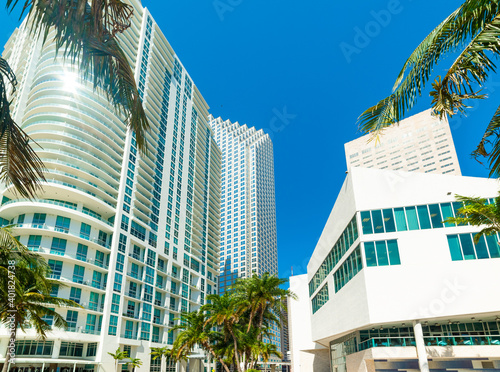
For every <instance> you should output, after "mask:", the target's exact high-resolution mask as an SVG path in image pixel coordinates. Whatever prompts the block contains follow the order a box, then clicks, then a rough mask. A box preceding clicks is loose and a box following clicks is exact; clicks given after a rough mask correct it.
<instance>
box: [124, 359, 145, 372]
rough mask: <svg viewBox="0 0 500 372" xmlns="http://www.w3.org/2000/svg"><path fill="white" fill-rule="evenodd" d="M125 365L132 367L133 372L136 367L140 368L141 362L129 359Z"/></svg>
mask: <svg viewBox="0 0 500 372" xmlns="http://www.w3.org/2000/svg"><path fill="white" fill-rule="evenodd" d="M125 365H126V366H127V367H128V366H132V372H134V371H135V368H136V367H140V366H142V360H140V359H139V358H130V361H129V362H127V363H125Z"/></svg>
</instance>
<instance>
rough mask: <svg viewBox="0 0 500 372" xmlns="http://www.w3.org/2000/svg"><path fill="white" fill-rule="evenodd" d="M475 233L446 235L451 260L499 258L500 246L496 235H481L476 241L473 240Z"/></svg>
mask: <svg viewBox="0 0 500 372" xmlns="http://www.w3.org/2000/svg"><path fill="white" fill-rule="evenodd" d="M475 236H476V234H458V235H448V236H447V238H448V246H449V248H450V254H451V259H452V261H461V260H476V259H479V260H480V259H485V258H499V257H500V246H499V245H498V235H497V234H494V235H487V236H486V237H485V236H484V235H483V236H481V237H479V239H478V241H477V243H476V242H474V237H475Z"/></svg>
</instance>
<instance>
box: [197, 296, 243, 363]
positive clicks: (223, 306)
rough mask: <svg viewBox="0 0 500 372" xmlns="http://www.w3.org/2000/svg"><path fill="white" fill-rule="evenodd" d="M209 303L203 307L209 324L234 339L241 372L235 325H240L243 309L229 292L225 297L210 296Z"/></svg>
mask: <svg viewBox="0 0 500 372" xmlns="http://www.w3.org/2000/svg"><path fill="white" fill-rule="evenodd" d="M207 301H208V303H207V304H206V305H204V306H203V308H202V310H203V311H206V312H207V321H206V323H207V324H213V325H217V326H222V327H223V330H224V332H227V334H228V335H229V336H230V337H231V338H232V340H233V345H234V350H233V352H234V359H235V368H236V370H237V371H238V372H242V371H241V365H240V360H241V358H240V353H239V345H238V337H237V336H236V334H235V324H236V323H238V321H239V318H240V316H241V315H242V310H243V309H242V308H241V306H239V304H238V302H237V299H236V297H234V296H231V295H230V293H229V292H225V293H224V295H222V296H218V295H213V294H212V295H208V296H207Z"/></svg>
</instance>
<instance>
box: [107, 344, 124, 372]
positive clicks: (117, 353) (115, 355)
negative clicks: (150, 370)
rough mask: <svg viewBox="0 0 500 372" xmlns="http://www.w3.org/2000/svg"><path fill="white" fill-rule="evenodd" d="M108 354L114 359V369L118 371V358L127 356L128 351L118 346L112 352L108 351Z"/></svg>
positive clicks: (121, 358)
mask: <svg viewBox="0 0 500 372" xmlns="http://www.w3.org/2000/svg"><path fill="white" fill-rule="evenodd" d="M108 354H109V355H111V356H112V357H113V359H114V360H115V371H117V372H118V362H119V361H120V360H123V359H126V358H128V352H126V351H122V350H120V347H118V348H117V349H116V351H115V352H114V353H111V352H108Z"/></svg>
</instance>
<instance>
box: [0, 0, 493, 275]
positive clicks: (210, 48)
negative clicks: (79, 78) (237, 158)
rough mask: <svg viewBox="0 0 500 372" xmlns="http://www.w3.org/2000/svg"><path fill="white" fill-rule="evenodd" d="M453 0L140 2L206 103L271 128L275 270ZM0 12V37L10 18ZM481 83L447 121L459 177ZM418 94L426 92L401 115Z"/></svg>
mask: <svg viewBox="0 0 500 372" xmlns="http://www.w3.org/2000/svg"><path fill="white" fill-rule="evenodd" d="M460 4H461V1H458V0H447V1H435V0H434V1H431V0H419V1H416V0H413V1H412V0H383V1H378V0H372V1H366V0H365V1H332V0H315V1H311V2H306V1H303V0H302V1H298V0H286V1H285V0H273V1H264V0H215V1H214V0H203V1H202V0H170V1H159V0H143V5H144V6H146V7H148V8H149V9H150V10H151V12H152V14H153V17H154V18H155V20H156V21H157V22H158V23H159V25H160V27H161V29H162V30H163V32H164V34H165V35H166V37H167V39H168V40H169V42H170V44H171V45H172V47H173V48H174V50H175V51H176V53H177V54H178V56H179V58H180V59H181V61H182V63H183V64H184V66H185V67H186V69H187V70H188V72H189V74H190V75H191V77H192V78H193V80H194V82H195V84H196V85H197V86H198V88H199V89H200V91H201V93H202V94H203V96H204V97H205V99H206V101H207V102H208V104H209V105H210V107H211V113H212V114H213V115H214V116H216V117H217V116H221V117H222V118H223V119H230V120H231V121H233V122H234V121H238V122H240V123H241V124H243V123H246V124H248V125H250V126H255V127H257V128H266V131H267V132H269V133H270V135H271V136H272V138H273V143H274V156H275V177H276V204H277V224H278V250H279V253H278V260H279V270H280V276H282V277H287V276H289V274H290V268H291V266H293V270H294V274H300V273H305V272H306V265H307V261H308V259H309V257H310V256H311V253H312V251H313V250H314V247H315V245H316V243H317V241H318V238H319V236H320V234H321V232H322V230H323V226H324V224H325V222H326V220H327V218H328V215H329V213H330V211H331V209H332V207H333V204H334V202H335V199H336V196H337V193H338V191H339V189H340V187H341V185H342V182H343V180H344V177H345V170H346V165H345V158H344V147H343V145H344V143H345V142H348V141H350V140H352V139H354V138H357V137H358V136H359V135H360V133H359V132H358V131H357V125H356V121H357V117H358V116H359V115H360V113H361V112H363V111H364V110H365V109H366V108H368V107H370V106H371V105H373V104H375V103H376V102H377V101H378V100H380V99H382V98H384V97H385V96H387V95H388V94H390V92H391V87H392V85H393V83H394V79H395V77H396V75H397V73H398V72H399V70H400V68H401V66H402V64H403V63H404V61H405V59H406V58H407V57H408V56H409V54H410V53H411V52H412V51H413V49H415V47H416V46H417V45H418V43H419V42H420V41H421V40H422V39H423V38H424V37H425V36H426V35H427V34H428V33H429V32H430V31H431V30H432V29H433V28H434V27H435V26H436V25H437V24H438V23H439V22H440V21H442V20H443V19H444V18H445V17H446V16H447V15H449V14H450V13H451V12H452V11H453V10H454V9H455V8H456V7H458V6H459V5H460ZM0 21H1V22H2V24H4V26H3V32H2V33H1V35H0V42H1V43H2V45H3V43H5V41H6V40H7V38H8V36H9V34H10V33H11V32H12V30H13V28H14V27H15V25H16V17H14V16H7V15H6V13H5V12H3V13H1V14H0ZM445 62H446V61H445ZM444 67H445V65H444V64H443V65H439V66H438V67H437V69H436V71H437V73H443V71H444ZM492 82H493V84H491V85H490V86H489V89H487V90H486V91H485V93H487V94H489V95H490V99H489V100H488V101H482V102H479V103H475V104H473V108H472V109H471V110H469V114H468V116H467V117H455V118H452V119H451V120H450V125H451V128H452V133H453V137H454V140H455V145H456V148H457V153H458V157H459V161H460V164H461V168H462V173H463V174H464V175H466V176H480V177H484V176H487V170H486V169H485V168H484V167H482V166H481V165H480V164H479V163H477V162H476V161H475V160H472V159H470V156H469V154H470V152H471V151H472V150H474V148H475V145H476V144H477V142H478V141H479V140H480V138H481V135H482V133H483V131H484V128H485V126H486V124H487V122H488V121H489V118H490V117H491V116H492V115H493V113H494V111H495V105H494V102H498V99H499V98H500V97H499V94H500V93H499V92H497V91H500V89H499V88H500V78H498V77H496V78H493V80H492ZM429 103H430V99H429V98H428V96H427V94H426V95H425V96H423V97H422V98H421V99H420V104H419V105H418V106H417V108H415V109H414V110H413V111H412V113H417V112H418V111H421V110H424V109H427V108H428V107H429Z"/></svg>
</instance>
